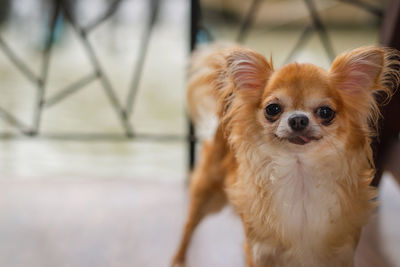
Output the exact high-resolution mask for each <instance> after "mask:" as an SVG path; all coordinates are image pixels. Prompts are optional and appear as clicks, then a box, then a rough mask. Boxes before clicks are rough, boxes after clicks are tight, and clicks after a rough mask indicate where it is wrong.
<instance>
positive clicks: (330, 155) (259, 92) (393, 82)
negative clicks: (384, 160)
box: [173, 45, 400, 267]
mask: <svg viewBox="0 0 400 267" xmlns="http://www.w3.org/2000/svg"><path fill="white" fill-rule="evenodd" d="M398 56H399V54H398V52H397V51H395V50H392V49H388V48H380V47H374V46H370V47H362V48H359V49H355V50H353V51H350V52H348V53H344V54H341V55H339V56H338V57H337V58H336V59H335V60H334V62H333V64H332V66H331V68H330V70H329V71H327V70H325V69H323V68H320V67H317V66H315V65H312V64H300V63H292V64H288V65H286V66H284V67H282V68H280V69H278V70H274V68H273V66H272V62H269V61H267V60H266V59H265V58H264V57H263V56H262V55H261V54H258V53H257V52H255V51H252V50H250V49H246V48H243V47H238V46H236V47H221V46H220V45H212V46H209V47H206V48H202V49H199V50H198V51H197V52H196V53H195V54H194V55H193V57H192V61H191V68H190V77H189V82H188V89H189V91H188V107H189V112H190V115H191V117H192V119H193V121H194V122H195V124H196V125H197V126H198V127H200V126H201V124H203V125H204V124H206V125H207V120H208V119H207V118H208V117H209V116H208V115H215V116H216V118H218V126H217V127H216V131H215V133H214V134H213V135H212V137H211V138H208V139H205V140H203V142H202V149H201V153H200V158H199V160H198V163H197V166H196V168H195V170H194V171H193V174H192V179H191V186H190V196H191V203H190V209H189V216H188V219H187V223H186V227H185V229H184V234H183V237H182V240H181V243H180V246H179V248H178V251H177V253H176V255H175V258H174V260H173V266H184V264H185V253H186V250H187V247H188V244H189V241H190V238H191V236H192V233H193V231H194V229H195V227H196V226H197V225H198V223H199V222H200V221H201V219H202V218H204V216H205V215H207V214H209V213H211V212H215V211H219V210H220V209H221V208H222V207H223V206H224V205H225V204H226V203H227V202H228V201H229V202H230V203H231V204H232V205H233V207H234V209H235V211H236V212H237V214H238V215H239V216H240V218H241V220H242V222H243V226H244V232H245V235H246V241H245V252H246V262H247V266H248V267H261V266H263V267H264V266H271V267H272V266H273V267H287V266H289V267H296V266H303V267H313V266H315V267H321V266H324V267H330V266H332V267H333V266H335V267H339V266H340V267H351V266H353V256H354V251H355V248H356V246H357V243H358V240H359V238H360V232H361V228H362V226H363V225H364V224H365V223H366V221H367V219H368V215H369V213H370V211H371V209H372V208H373V207H374V201H373V199H374V197H375V195H376V192H375V190H373V188H371V187H370V182H371V180H372V178H373V176H374V163H373V157H372V150H371V136H372V135H373V134H374V133H375V131H376V124H377V121H378V119H379V109H378V105H377V102H379V101H377V99H382V96H383V95H382V93H381V92H383V93H384V95H385V96H386V97H390V95H391V90H392V88H394V87H396V86H397V84H398V81H399V76H400V71H399V68H398V66H399V64H398V63H399V62H398V58H399V57H398Z"/></svg>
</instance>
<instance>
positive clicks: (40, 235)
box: [0, 175, 400, 267]
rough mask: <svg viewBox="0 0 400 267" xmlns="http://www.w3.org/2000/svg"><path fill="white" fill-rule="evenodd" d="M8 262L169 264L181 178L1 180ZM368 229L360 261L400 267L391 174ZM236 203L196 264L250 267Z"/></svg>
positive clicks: (207, 232) (35, 265) (209, 232)
mask: <svg viewBox="0 0 400 267" xmlns="http://www.w3.org/2000/svg"><path fill="white" fill-rule="evenodd" d="M0 196H1V198H0V236H1V239H0V266H7V267H26V266H29V267H54V266H60V267H64V266H65V267H67V266H71V267H88V266H96V267H125V266H138V267H146V266H149V267H150V266H152V267H164V266H168V264H169V262H170V259H171V257H172V255H173V252H174V249H175V247H176V246H177V242H178V239H179V236H180V233H181V229H182V225H183V220H184V216H185V214H186V205H187V198H186V190H185V186H184V183H183V182H181V181H173V180H169V181H167V180H165V181H159V180H158V181H150V180H146V181H145V180H140V179H139V180H134V179H123V178H120V179H118V178H114V179H98V178H96V179H86V180H74V179H70V178H68V177H65V179H61V178H59V179H43V178H37V179H32V180H19V181H18V180H16V181H11V180H2V181H1V182H0ZM380 199H381V206H380V208H379V209H378V211H377V212H376V213H375V215H374V216H373V218H372V219H371V221H370V223H369V224H368V226H367V227H366V228H365V229H364V232H363V236H362V239H361V242H360V246H359V248H358V251H357V256H356V263H357V264H356V266H357V267H399V266H400V257H399V254H398V248H399V247H400V232H399V231H398V222H399V220H400V215H399V212H398V211H399V210H400V186H399V185H397V184H394V181H393V180H392V179H391V177H390V176H389V175H387V176H386V177H385V178H384V180H383V183H382V186H381V189H380ZM242 242H243V232H242V227H241V223H240V221H239V219H238V218H237V217H236V216H235V214H234V213H233V211H232V210H231V209H230V208H226V209H224V210H223V211H222V212H221V213H219V214H216V215H212V216H210V217H208V218H207V219H205V220H204V221H203V223H202V224H200V226H199V228H198V229H197V232H196V233H195V235H194V238H193V242H192V244H191V247H190V250H189V256H188V261H189V264H188V265H189V266H190V267H204V266H207V267H222V266H244V254H243V252H242Z"/></svg>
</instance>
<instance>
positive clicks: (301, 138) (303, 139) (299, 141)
mask: <svg viewBox="0 0 400 267" xmlns="http://www.w3.org/2000/svg"><path fill="white" fill-rule="evenodd" d="M276 137H278V136H276ZM278 138H279V139H281V140H287V141H288V142H289V143H292V144H295V145H306V144H308V143H310V142H311V141H318V140H320V139H321V138H322V137H316V136H311V135H305V134H304V135H301V134H300V135H295V136H288V137H278Z"/></svg>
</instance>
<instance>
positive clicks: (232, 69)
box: [228, 48, 273, 94]
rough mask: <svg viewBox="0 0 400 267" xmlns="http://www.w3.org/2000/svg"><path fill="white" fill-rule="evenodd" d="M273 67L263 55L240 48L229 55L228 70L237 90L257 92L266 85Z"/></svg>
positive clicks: (246, 92) (250, 92) (240, 91)
mask: <svg viewBox="0 0 400 267" xmlns="http://www.w3.org/2000/svg"><path fill="white" fill-rule="evenodd" d="M272 71H273V67H272V65H271V64H270V63H268V61H267V60H266V59H265V58H264V56H263V55H261V54H259V53H257V52H254V51H253V50H250V49H245V48H240V49H235V50H233V51H231V53H229V55H228V72H229V74H230V76H231V78H232V82H233V83H234V85H235V88H236V90H237V91H238V92H239V93H243V94H257V93H259V91H261V90H262V89H264V88H265V85H266V83H267V81H268V79H269V77H270V75H271V73H272Z"/></svg>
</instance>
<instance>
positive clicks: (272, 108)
mask: <svg viewBox="0 0 400 267" xmlns="http://www.w3.org/2000/svg"><path fill="white" fill-rule="evenodd" d="M281 112H282V107H281V106H280V105H279V104H269V105H268V106H267V107H266V108H265V115H266V116H268V117H275V116H276V115H278V114H279V113H281Z"/></svg>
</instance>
